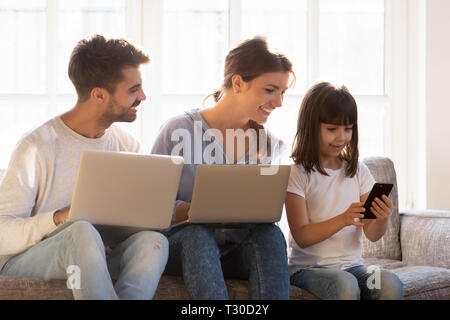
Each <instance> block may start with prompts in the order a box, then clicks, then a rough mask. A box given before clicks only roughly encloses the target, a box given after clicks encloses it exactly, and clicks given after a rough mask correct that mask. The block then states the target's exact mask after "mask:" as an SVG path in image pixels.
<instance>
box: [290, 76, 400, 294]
mask: <svg viewBox="0 0 450 320" xmlns="http://www.w3.org/2000/svg"><path fill="white" fill-rule="evenodd" d="M357 119H358V116H357V106H356V102H355V100H354V98H353V97H352V95H351V94H350V93H349V91H348V90H347V88H345V87H340V88H337V87H334V86H333V85H331V84H330V83H327V82H321V83H318V84H316V85H314V86H313V87H312V88H311V89H310V90H309V91H308V92H307V93H306V95H305V97H304V99H303V102H302V105H301V108H300V112H299V118H298V128H297V134H296V137H295V142H294V148H293V152H292V155H291V157H292V159H293V160H294V162H295V164H294V165H292V168H291V176H290V181H289V185H288V190H287V191H288V193H287V195H286V213H287V218H288V223H289V227H290V234H289V250H288V252H289V269H290V274H291V278H290V279H291V283H292V284H293V285H295V286H297V287H300V288H303V289H305V290H307V291H309V292H311V293H312V294H314V295H315V296H317V297H318V298H320V299H359V298H360V297H361V298H363V299H402V298H403V285H402V283H401V282H400V280H399V278H398V277H397V276H396V275H395V274H394V273H392V272H389V271H386V270H381V272H380V274H375V276H380V280H381V285H380V286H379V287H378V288H376V287H375V288H373V286H372V285H370V284H369V286H368V284H367V283H368V281H369V282H370V279H369V277H370V276H371V275H372V273H371V272H369V273H368V271H367V267H366V266H364V265H363V260H362V257H361V236H362V231H364V234H365V235H366V237H367V238H368V239H369V240H371V241H373V242H375V241H377V240H378V239H380V238H381V237H382V236H383V234H384V233H385V232H386V227H387V223H388V220H389V219H388V218H389V216H390V215H391V213H392V209H393V205H392V202H391V200H390V199H389V198H388V197H386V196H384V195H383V197H382V199H379V198H376V200H375V201H374V202H373V203H372V207H371V209H370V210H371V211H372V212H373V214H375V216H376V219H375V220H358V219H361V218H363V217H364V215H363V214H362V213H363V212H364V211H365V209H364V208H363V205H364V202H365V200H366V198H367V197H368V195H369V192H370V190H371V188H372V186H373V185H374V179H373V177H372V175H371V174H370V171H369V169H368V168H367V167H366V166H365V165H364V164H363V163H362V162H358V126H357ZM370 288H371V289H370Z"/></svg>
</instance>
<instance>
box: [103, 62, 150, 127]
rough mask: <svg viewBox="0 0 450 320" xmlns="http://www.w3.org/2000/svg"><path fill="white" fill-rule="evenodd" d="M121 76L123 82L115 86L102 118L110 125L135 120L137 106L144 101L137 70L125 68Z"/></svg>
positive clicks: (139, 74)
mask: <svg viewBox="0 0 450 320" xmlns="http://www.w3.org/2000/svg"><path fill="white" fill-rule="evenodd" d="M122 74H123V80H122V81H121V82H119V83H118V84H117V85H116V91H115V92H114V94H112V95H111V96H110V101H109V103H108V106H107V108H106V110H105V112H104V114H103V118H104V119H105V120H107V121H108V122H111V123H113V122H133V121H134V120H136V113H137V106H138V105H139V104H140V103H141V101H143V100H145V99H146V96H145V93H144V90H143V89H142V77H141V72H140V70H139V68H135V67H126V68H124V69H122Z"/></svg>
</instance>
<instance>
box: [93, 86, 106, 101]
mask: <svg viewBox="0 0 450 320" xmlns="http://www.w3.org/2000/svg"><path fill="white" fill-rule="evenodd" d="M91 98H92V99H93V100H94V101H95V102H96V103H98V104H105V103H107V102H108V99H109V93H108V91H106V90H105V89H103V88H99V87H96V88H94V89H92V90H91Z"/></svg>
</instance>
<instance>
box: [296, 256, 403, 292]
mask: <svg viewBox="0 0 450 320" xmlns="http://www.w3.org/2000/svg"><path fill="white" fill-rule="evenodd" d="M378 270H380V272H379V274H376V271H375V272H373V271H372V270H368V267H367V266H364V265H360V266H354V267H351V268H348V269H345V270H339V269H332V268H326V267H320V266H315V267H311V268H307V269H302V270H299V271H297V272H296V273H295V274H293V275H292V276H291V284H293V285H294V286H297V287H299V288H302V289H305V290H306V291H309V292H310V293H312V294H314V295H315V296H316V297H318V298H319V299H323V300H359V299H364V300H403V284H402V282H401V281H400V279H399V278H398V276H397V275H396V274H395V273H393V272H391V271H388V270H383V269H378ZM376 276H379V282H378V285H377V284H376V283H377V281H376V280H375V277H376ZM368 284H369V285H368Z"/></svg>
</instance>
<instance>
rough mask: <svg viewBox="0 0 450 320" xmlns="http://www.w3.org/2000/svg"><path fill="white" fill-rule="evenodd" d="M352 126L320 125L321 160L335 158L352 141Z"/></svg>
mask: <svg viewBox="0 0 450 320" xmlns="http://www.w3.org/2000/svg"><path fill="white" fill-rule="evenodd" d="M352 134H353V125H352V124H351V125H336V124H328V123H320V150H319V155H320V157H321V158H337V157H339V155H340V154H341V152H342V150H343V149H344V147H345V146H347V145H348V144H349V143H350V141H351V140H352Z"/></svg>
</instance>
